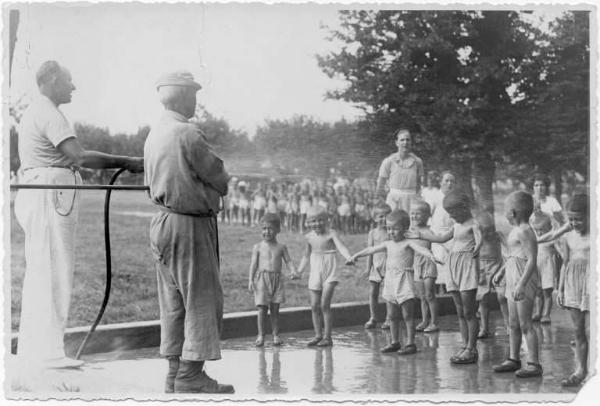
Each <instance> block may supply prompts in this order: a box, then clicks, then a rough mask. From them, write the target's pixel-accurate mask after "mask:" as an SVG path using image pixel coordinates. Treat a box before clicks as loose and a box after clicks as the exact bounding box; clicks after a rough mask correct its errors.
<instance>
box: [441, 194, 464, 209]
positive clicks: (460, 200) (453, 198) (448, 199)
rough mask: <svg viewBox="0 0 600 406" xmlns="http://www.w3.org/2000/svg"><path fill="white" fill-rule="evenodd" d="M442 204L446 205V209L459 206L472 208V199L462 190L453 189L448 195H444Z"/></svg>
mask: <svg viewBox="0 0 600 406" xmlns="http://www.w3.org/2000/svg"><path fill="white" fill-rule="evenodd" d="M442 206H444V210H446V211H448V209H454V208H459V207H460V208H464V209H467V210H470V209H471V199H470V198H469V196H468V195H467V194H466V193H465V192H463V191H462V190H453V191H451V192H450V193H448V194H447V195H446V196H444V200H443V202H442Z"/></svg>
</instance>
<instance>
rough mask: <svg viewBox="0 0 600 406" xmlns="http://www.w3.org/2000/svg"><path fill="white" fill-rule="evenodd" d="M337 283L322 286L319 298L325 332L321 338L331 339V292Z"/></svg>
mask: <svg viewBox="0 0 600 406" xmlns="http://www.w3.org/2000/svg"><path fill="white" fill-rule="evenodd" d="M336 285H337V282H330V283H326V284H325V285H324V286H323V297H322V298H321V310H322V311H323V324H324V325H325V331H324V334H323V338H329V339H331V327H332V325H333V318H332V314H331V299H333V292H334V291H335V286H336Z"/></svg>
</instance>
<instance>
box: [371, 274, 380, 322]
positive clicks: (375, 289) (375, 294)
mask: <svg viewBox="0 0 600 406" xmlns="http://www.w3.org/2000/svg"><path fill="white" fill-rule="evenodd" d="M369 284H370V285H371V289H370V290H369V313H370V314H371V316H370V320H369V321H371V320H377V304H378V302H379V287H380V285H381V284H380V283H379V282H374V281H369Z"/></svg>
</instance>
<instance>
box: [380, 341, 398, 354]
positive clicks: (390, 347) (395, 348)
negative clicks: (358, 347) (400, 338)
mask: <svg viewBox="0 0 600 406" xmlns="http://www.w3.org/2000/svg"><path fill="white" fill-rule="evenodd" d="M400 348H402V346H401V345H400V343H391V344H388V345H386V346H385V347H383V348H382V349H381V352H382V353H384V354H387V353H390V352H397V351H398V350H399V349H400Z"/></svg>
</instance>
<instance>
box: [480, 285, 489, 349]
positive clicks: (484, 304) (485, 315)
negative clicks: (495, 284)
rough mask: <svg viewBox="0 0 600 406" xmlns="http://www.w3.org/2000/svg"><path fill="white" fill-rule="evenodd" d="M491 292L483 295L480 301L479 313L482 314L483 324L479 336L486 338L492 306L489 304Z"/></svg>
mask: <svg viewBox="0 0 600 406" xmlns="http://www.w3.org/2000/svg"><path fill="white" fill-rule="evenodd" d="M488 300H489V293H486V294H485V295H483V297H482V298H481V300H480V301H479V315H480V316H481V326H480V330H479V336H478V337H479V338H486V337H487V336H488V334H489V331H490V329H489V315H490V308H489V306H488Z"/></svg>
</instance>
